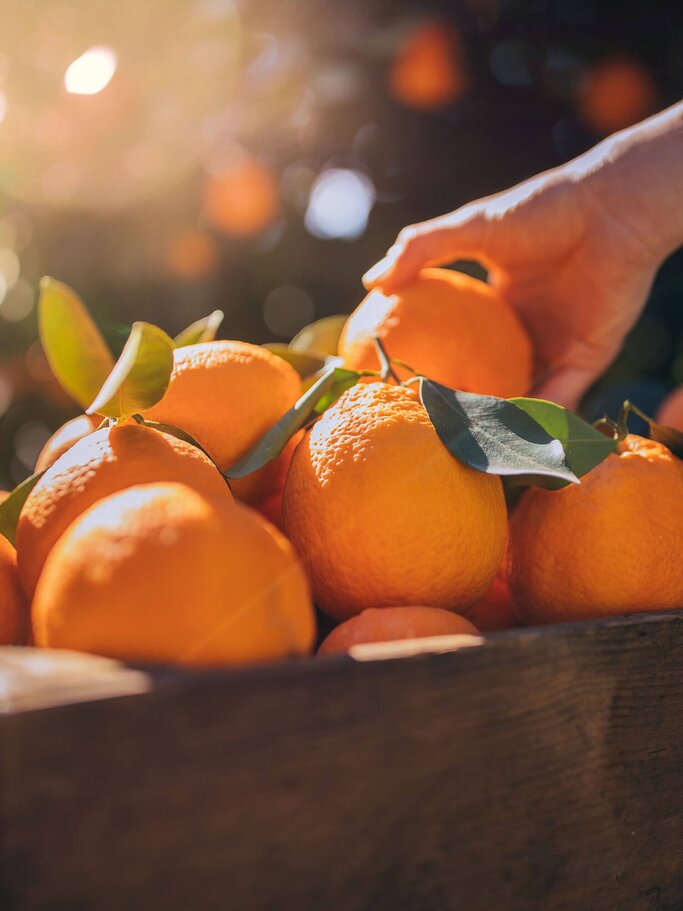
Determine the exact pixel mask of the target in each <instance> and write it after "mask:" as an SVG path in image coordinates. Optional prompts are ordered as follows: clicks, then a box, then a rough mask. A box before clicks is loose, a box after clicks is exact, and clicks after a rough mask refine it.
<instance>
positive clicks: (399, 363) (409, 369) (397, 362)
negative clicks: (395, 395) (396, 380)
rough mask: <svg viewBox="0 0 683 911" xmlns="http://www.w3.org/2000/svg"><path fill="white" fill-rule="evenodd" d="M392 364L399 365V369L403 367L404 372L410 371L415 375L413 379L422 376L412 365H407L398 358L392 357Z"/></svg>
mask: <svg viewBox="0 0 683 911" xmlns="http://www.w3.org/2000/svg"><path fill="white" fill-rule="evenodd" d="M391 363H392V364H398V366H399V367H403V369H404V370H408V371H409V372H410V373H412V374H413V377H416V376H420V374H419V373H418V372H417V370H415V368H414V367H411V366H410V364H406V362H405V361H401V360H399V359H398V358H397V357H392V358H391Z"/></svg>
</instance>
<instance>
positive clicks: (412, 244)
mask: <svg viewBox="0 0 683 911" xmlns="http://www.w3.org/2000/svg"><path fill="white" fill-rule="evenodd" d="M484 232H485V218H484V214H483V210H482V208H481V207H480V206H479V205H471V206H465V207H463V208H462V209H458V210H457V211H456V212H451V213H450V214H449V215H442V216H440V217H439V218H433V219H432V220H431V221H425V222H422V223H421V224H418V225H410V226H409V227H407V228H404V229H403V230H402V231H401V233H400V234H399V235H398V237H397V238H396V242H395V243H394V245H393V246H392V247H391V248H390V249H389V250H388V252H387V254H386V256H384V258H383V259H381V260H380V261H379V262H378V263H376V264H375V265H374V266H373V267H372V268H371V269H368V271H367V272H366V273H365V275H364V276H363V284H364V285H365V287H366V288H367V289H368V290H370V289H371V288H377V287H381V288H382V290H383V291H387V292H391V291H394V290H396V289H397V288H399V287H400V286H401V285H405V284H407V283H408V282H410V281H412V279H414V278H415V276H416V275H417V273H418V272H419V271H420V269H422V268H423V267H425V266H442V265H444V264H446V263H450V262H453V260H454V259H458V258H460V257H473V258H479V260H480V261H481V262H482V263H483V264H484V265H487V264H486V262H485V261H484V260H483V259H482V258H481V250H482V246H483V238H484Z"/></svg>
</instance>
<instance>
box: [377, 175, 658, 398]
mask: <svg viewBox="0 0 683 911" xmlns="http://www.w3.org/2000/svg"><path fill="white" fill-rule="evenodd" d="M579 161H580V160H579ZM572 165H573V167H572ZM628 193H629V187H628V185H627V186H623V185H622V184H620V182H619V181H616V182H615V181H614V179H613V175H612V176H611V177H610V179H609V180H608V181H606V180H605V179H604V178H603V177H602V175H601V171H600V170H597V171H596V170H594V169H590V170H586V169H581V168H577V167H576V163H570V165H565V166H563V167H561V168H557V169H555V170H553V171H548V172H545V173H543V174H540V175H538V176H537V177H534V178H532V179H531V180H527V181H526V182H524V183H522V184H520V185H518V186H516V187H513V188H512V189H511V190H507V191H505V192H503V193H498V194H496V195H495V196H489V197H487V198H485V199H481V200H479V201H477V202H474V203H471V204H468V205H466V206H464V207H463V208H461V209H458V210H457V211H455V212H452V213H450V214H448V215H444V216H441V217H439V218H435V219H432V220H431V221H427V222H423V223H422V224H418V225H413V226H410V227H408V228H405V229H404V230H403V231H402V232H401V233H400V234H399V236H398V238H397V240H396V243H395V245H394V246H393V247H392V248H391V249H390V250H389V252H388V253H387V255H386V257H385V258H384V259H383V260H381V261H380V262H379V263H377V265H376V266H374V267H373V268H372V269H370V270H369V272H367V273H366V275H365V276H364V282H365V285H366V287H368V288H374V287H378V286H379V287H381V288H382V289H383V290H384V291H386V292H391V291H394V290H395V289H397V288H399V287H400V286H401V285H403V284H405V283H407V282H409V281H410V280H411V279H413V278H414V277H415V276H416V274H417V273H418V271H419V270H420V269H421V268H422V267H423V266H435V265H443V264H446V263H449V262H452V261H453V260H455V259H474V260H478V261H479V262H481V264H482V265H484V266H485V267H486V268H487V269H488V270H489V281H491V282H492V283H493V284H494V285H496V286H497V287H498V288H499V289H500V292H501V294H502V295H503V296H504V298H505V299H506V300H507V301H508V302H509V303H510V304H511V305H512V306H513V307H514V308H515V310H517V312H518V313H519V315H520V317H521V319H522V320H523V322H524V323H525V325H526V327H527V329H528V330H529V332H530V333H531V336H532V339H533V342H534V345H535V353H536V379H535V389H534V391H533V394H534V395H536V396H538V397H539V398H547V399H551V400H552V401H555V402H559V403H561V404H563V405H566V406H567V407H570V408H575V407H576V406H577V405H578V402H579V399H580V398H581V396H582V394H583V393H584V392H585V391H586V389H587V388H588V387H589V386H590V385H591V383H592V382H593V381H594V380H595V379H596V378H597V377H598V376H599V374H600V373H602V371H603V370H604V369H605V368H606V367H607V366H608V364H609V363H610V362H611V361H612V360H613V358H614V357H615V356H616V354H617V353H618V351H619V349H620V347H621V344H622V342H623V339H624V337H625V335H626V333H627V332H628V331H629V329H630V328H631V327H632V326H633V324H634V323H635V321H636V319H637V318H638V315H639V314H640V312H641V310H642V309H643V306H644V304H645V301H646V299H647V296H648V293H649V290H650V288H651V286H652V282H653V280H654V276H655V272H656V269H657V267H658V265H659V259H658V255H657V252H656V251H655V250H654V249H653V246H651V245H650V244H649V243H648V242H647V240H646V239H645V238H644V237H643V236H641V235H640V234H638V233H637V230H636V229H635V228H633V227H630V226H632V225H637V224H638V219H637V218H635V217H622V213H621V212H620V210H619V203H620V202H621V204H622V205H623V203H624V198H625V197H628ZM630 214H631V216H633V213H630Z"/></svg>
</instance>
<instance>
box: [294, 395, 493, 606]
mask: <svg viewBox="0 0 683 911" xmlns="http://www.w3.org/2000/svg"><path fill="white" fill-rule="evenodd" d="M282 521H283V528H284V530H285V533H286V534H287V535H288V536H289V537H290V539H291V541H292V543H293V544H294V546H295V547H296V548H297V550H298V552H299V554H300V555H301V557H302V558H303V561H304V564H305V565H306V568H307V569H308V572H309V575H310V577H311V580H312V583H313V592H314V596H315V601H316V603H317V604H318V605H319V606H320V607H321V608H322V610H324V611H325V612H326V613H328V614H329V615H330V616H331V617H334V618H337V619H346V618H347V617H351V616H352V615H354V614H357V613H360V611H362V610H364V609H365V608H367V607H392V606H395V605H401V604H429V605H431V606H433V607H442V608H446V609H449V610H454V611H460V610H461V609H462V608H466V607H468V606H469V605H470V604H473V603H474V602H475V601H476V600H477V599H478V598H480V597H481V596H482V595H483V594H484V592H485V591H486V589H487V588H488V587H489V585H490V584H491V582H492V581H493V577H494V576H495V574H496V572H497V570H498V567H499V566H500V563H501V560H502V556H503V548H504V546H505V537H506V533H507V516H506V508H505V499H504V497H503V489H502V485H501V481H500V478H498V477H495V476H494V475H487V474H481V473H479V472H476V471H474V470H473V469H471V468H469V467H468V466H466V465H465V464H464V463H462V462H459V461H458V460H457V459H455V458H454V457H453V456H452V455H451V454H450V453H449V452H448V450H447V449H446V448H445V446H444V445H443V443H442V442H441V441H440V440H439V438H438V436H437V434H436V431H435V430H434V427H433V425H432V423H431V421H430V420H429V417H428V416H427V412H426V411H425V409H424V407H423V406H422V404H421V402H420V400H419V397H418V395H417V393H416V391H415V390H414V389H413V388H410V387H408V388H407V387H404V386H391V385H388V384H387V383H370V384H365V385H363V384H361V385H358V386H355V387H354V388H353V389H350V390H348V391H347V392H345V393H344V394H343V395H342V396H341V397H340V398H339V399H338V400H337V402H335V404H334V405H332V407H331V408H329V409H328V410H327V411H326V412H325V414H324V415H323V416H322V418H321V419H320V420H319V421H318V422H317V423H316V424H315V425H314V427H313V428H312V430H311V431H310V432H309V433H308V434H307V435H306V436H305V437H304V439H303V441H302V442H301V443H300V444H299V446H298V447H297V449H296V452H295V453H294V458H293V459H292V464H291V466H290V469H289V474H288V475H287V481H286V483H285V489H284V495H283V503H282Z"/></svg>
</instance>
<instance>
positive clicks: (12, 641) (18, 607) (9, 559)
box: [0, 535, 29, 645]
mask: <svg viewBox="0 0 683 911" xmlns="http://www.w3.org/2000/svg"><path fill="white" fill-rule="evenodd" d="M28 634H29V613H28V605H27V604H26V600H25V598H24V593H23V592H22V590H21V586H20V585H19V575H18V573H17V555H16V553H15V550H14V548H13V547H12V545H11V544H10V543H9V541H8V540H7V538H5V537H3V535H0V645H24V644H25V643H26V642H27V640H28Z"/></svg>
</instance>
